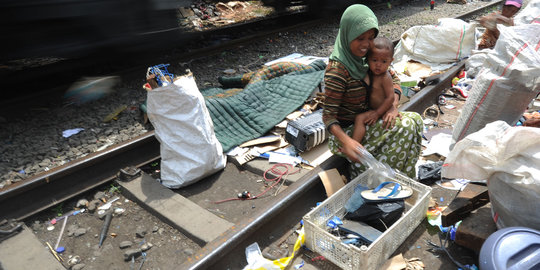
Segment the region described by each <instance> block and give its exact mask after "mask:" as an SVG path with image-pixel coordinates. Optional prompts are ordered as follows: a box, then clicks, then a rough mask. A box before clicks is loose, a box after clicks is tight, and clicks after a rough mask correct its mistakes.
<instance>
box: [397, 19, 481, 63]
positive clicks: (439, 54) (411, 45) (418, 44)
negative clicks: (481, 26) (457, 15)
mask: <svg viewBox="0 0 540 270" xmlns="http://www.w3.org/2000/svg"><path fill="white" fill-rule="evenodd" d="M476 26H477V25H476V24H474V23H471V24H469V23H467V22H465V21H463V20H459V19H451V18H444V19H439V23H438V24H437V25H419V26H413V27H411V28H409V29H408V30H407V31H405V32H404V33H403V34H402V35H401V38H400V41H399V43H398V44H397V45H396V51H395V53H394V58H395V59H396V62H400V61H402V60H404V59H403V58H404V57H405V58H407V59H406V60H408V59H412V60H415V61H417V62H420V63H422V64H426V65H429V66H431V67H432V69H436V68H435V67H436V66H437V64H448V63H455V62H457V61H459V60H461V59H463V58H465V57H467V56H469V55H470V54H471V52H472V50H473V49H474V48H475V38H474V35H475V29H476Z"/></svg>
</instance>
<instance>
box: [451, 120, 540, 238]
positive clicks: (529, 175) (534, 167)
mask: <svg viewBox="0 0 540 270" xmlns="http://www.w3.org/2000/svg"><path fill="white" fill-rule="evenodd" d="M538 142H540V128H533V127H510V126H509V125H508V124H507V123H506V122H504V121H495V122H492V123H489V124H488V125H486V127H485V128H483V129H481V130H479V131H478V132H475V133H472V134H470V135H468V136H467V137H465V138H464V139H463V140H461V141H459V142H458V143H457V144H456V145H455V147H454V149H453V150H452V151H451V152H450V154H449V156H448V158H447V159H446V160H445V164H444V165H443V168H442V172H441V174H442V176H443V177H447V178H464V179H468V180H484V179H488V191H489V197H490V201H491V205H492V212H493V219H494V220H495V222H496V224H497V227H498V228H504V227H510V226H524V227H529V228H533V229H536V230H540V211H538V209H540V143H538Z"/></svg>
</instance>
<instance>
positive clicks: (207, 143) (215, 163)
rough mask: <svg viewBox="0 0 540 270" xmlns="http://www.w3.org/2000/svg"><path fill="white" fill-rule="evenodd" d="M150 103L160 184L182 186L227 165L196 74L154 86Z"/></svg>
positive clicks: (149, 115) (174, 186) (148, 110)
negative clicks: (159, 168) (158, 161)
mask: <svg viewBox="0 0 540 270" xmlns="http://www.w3.org/2000/svg"><path fill="white" fill-rule="evenodd" d="M147 106H148V109H147V114H148V119H150V122H151V123H152V125H153V126H154V129H155V136H156V138H157V139H158V141H159V142H160V144H161V146H160V147H161V148H160V151H161V184H163V185H164V186H166V187H168V188H180V187H183V186H187V185H189V184H192V183H195V182H197V181H199V180H201V179H202V178H204V177H205V176H208V175H211V174H213V173H215V172H217V171H219V170H221V169H223V168H225V165H226V157H225V155H224V154H223V150H222V147H221V144H220V143H219V141H218V140H217V138H216V135H215V134H214V125H213V123H212V119H211V118H210V114H209V113H208V109H207V108H206V105H205V102H204V98H203V96H202V94H201V93H200V92H199V89H198V88H197V84H196V83H195V79H194V78H193V76H191V75H186V76H181V77H178V78H177V79H175V81H174V83H172V84H169V85H167V86H163V87H159V88H156V89H152V90H151V91H149V92H148V100H147Z"/></svg>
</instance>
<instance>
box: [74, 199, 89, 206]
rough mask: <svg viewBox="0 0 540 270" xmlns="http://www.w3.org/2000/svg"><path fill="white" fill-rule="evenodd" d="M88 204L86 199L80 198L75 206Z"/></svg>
mask: <svg viewBox="0 0 540 270" xmlns="http://www.w3.org/2000/svg"><path fill="white" fill-rule="evenodd" d="M86 206H88V200H87V199H80V200H78V201H77V205H76V207H78V208H82V207H86Z"/></svg>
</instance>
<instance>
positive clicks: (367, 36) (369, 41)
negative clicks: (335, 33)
mask: <svg viewBox="0 0 540 270" xmlns="http://www.w3.org/2000/svg"><path fill="white" fill-rule="evenodd" d="M373 39H375V29H369V30H367V31H366V32H364V33H363V34H361V35H359V36H358V37H356V38H355V39H353V41H351V43H350V44H349V48H350V50H351V53H352V54H353V55H354V56H357V57H364V56H366V53H367V52H368V50H369V48H371V46H372V45H373Z"/></svg>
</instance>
